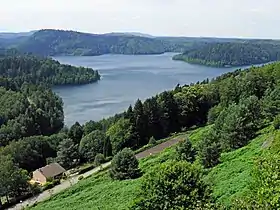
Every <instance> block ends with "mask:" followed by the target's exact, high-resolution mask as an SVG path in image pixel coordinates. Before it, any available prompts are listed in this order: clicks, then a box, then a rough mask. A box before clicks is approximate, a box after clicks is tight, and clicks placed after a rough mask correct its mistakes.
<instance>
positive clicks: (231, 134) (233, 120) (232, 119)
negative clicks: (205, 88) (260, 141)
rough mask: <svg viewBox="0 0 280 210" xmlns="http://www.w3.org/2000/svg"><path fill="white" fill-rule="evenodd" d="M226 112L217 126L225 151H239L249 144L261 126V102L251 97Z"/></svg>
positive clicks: (219, 118)
mask: <svg viewBox="0 0 280 210" xmlns="http://www.w3.org/2000/svg"><path fill="white" fill-rule="evenodd" d="M224 112H225V113H221V115H220V116H219V117H218V119H217V122H216V124H215V126H216V127H215V129H216V131H217V133H218V135H219V138H220V139H221V141H220V143H221V145H222V147H223V149H224V150H227V149H238V148H240V147H243V146H245V145H246V144H248V142H249V140H250V139H252V138H253V137H254V135H255V133H256V131H257V130H258V128H259V125H260V120H261V112H262V111H261V105H260V102H259V100H258V99H257V98H256V97H255V96H252V97H249V98H247V99H244V100H242V101H241V102H240V103H239V104H238V105H235V104H233V105H231V106H229V108H228V109H226V110H224Z"/></svg>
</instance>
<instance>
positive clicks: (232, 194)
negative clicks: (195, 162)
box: [204, 129, 274, 209]
mask: <svg viewBox="0 0 280 210" xmlns="http://www.w3.org/2000/svg"><path fill="white" fill-rule="evenodd" d="M273 137H274V134H273V133H271V129H269V130H267V129H265V130H264V131H262V132H261V133H260V135H258V136H257V137H256V138H255V139H252V140H251V142H250V143H249V144H248V145H247V146H245V147H242V148H240V149H237V150H235V151H232V152H228V153H223V154H222V155H221V157H220V164H218V165H217V166H215V167H213V168H211V169H210V170H209V173H207V174H206V176H205V178H204V179H205V181H206V182H207V183H209V184H211V185H212V189H213V193H212V196H213V197H214V199H215V200H216V201H217V202H218V203H222V204H223V205H225V206H226V207H234V205H236V203H235V200H237V199H239V198H243V197H244V196H245V197H246V195H248V194H249V185H250V183H251V181H252V176H251V172H252V170H253V168H254V160H256V159H258V158H260V157H261V156H262V152H263V150H264V148H263V147H262V146H263V145H265V144H267V143H270V142H271V141H272V140H273ZM237 203H240V202H239V201H238V202H237ZM236 209H243V208H236Z"/></svg>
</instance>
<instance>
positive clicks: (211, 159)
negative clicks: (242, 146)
mask: <svg viewBox="0 0 280 210" xmlns="http://www.w3.org/2000/svg"><path fill="white" fill-rule="evenodd" d="M221 152H222V149H221V145H220V143H219V142H218V136H217V134H216V132H215V131H214V130H213V129H212V130H210V131H208V132H207V133H206V134H205V135H204V137H203V139H202V141H201V142H200V144H199V158H200V161H201V163H202V165H203V166H204V167H205V168H212V167H214V166H216V165H218V164H219V163H220V156H221Z"/></svg>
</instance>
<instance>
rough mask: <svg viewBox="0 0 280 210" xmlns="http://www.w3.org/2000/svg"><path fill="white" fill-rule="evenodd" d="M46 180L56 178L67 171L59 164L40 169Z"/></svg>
mask: <svg viewBox="0 0 280 210" xmlns="http://www.w3.org/2000/svg"><path fill="white" fill-rule="evenodd" d="M38 170H39V171H40V172H41V173H42V174H43V175H44V176H45V177H46V178H50V177H52V178H53V177H55V176H57V175H60V174H62V173H64V172H65V171H66V170H65V169H64V168H63V167H62V166H60V165H59V164H58V163H52V164H50V165H46V166H45V167H43V168H40V169H38Z"/></svg>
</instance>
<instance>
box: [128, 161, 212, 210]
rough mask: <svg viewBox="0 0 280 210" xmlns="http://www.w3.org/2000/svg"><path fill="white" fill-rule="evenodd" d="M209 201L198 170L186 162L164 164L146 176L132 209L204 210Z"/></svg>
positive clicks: (208, 194) (207, 189)
mask: <svg viewBox="0 0 280 210" xmlns="http://www.w3.org/2000/svg"><path fill="white" fill-rule="evenodd" d="M209 200H210V190H209V187H208V186H207V185H206V184H205V183H204V182H203V180H202V171H201V170H200V169H199V168H197V167H195V166H194V165H191V164H190V163H188V162H185V161H180V162H167V163H164V164H161V165H160V166H158V168H156V169H155V170H153V171H152V172H151V173H149V174H147V175H145V177H144V179H143V182H142V186H141V193H140V197H139V198H138V199H137V200H136V201H135V203H134V205H133V206H132V207H131V209H133V210H137V209H139V210H140V209H141V210H150V209H166V210H167V209H206V208H204V206H206V205H207V204H208V202H209ZM198 207H199V208H198Z"/></svg>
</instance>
